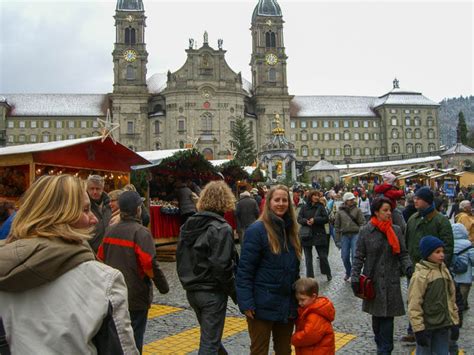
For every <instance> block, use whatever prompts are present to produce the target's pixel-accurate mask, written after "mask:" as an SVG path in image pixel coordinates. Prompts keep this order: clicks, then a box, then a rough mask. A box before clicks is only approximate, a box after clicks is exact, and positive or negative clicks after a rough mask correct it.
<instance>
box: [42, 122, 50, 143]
mask: <svg viewBox="0 0 474 355" xmlns="http://www.w3.org/2000/svg"><path fill="white" fill-rule="evenodd" d="M43 128H49V121H43ZM43 142H45V140H44V139H43ZM46 142H47V141H46Z"/></svg>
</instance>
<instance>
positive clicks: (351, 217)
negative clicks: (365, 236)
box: [341, 210, 360, 227]
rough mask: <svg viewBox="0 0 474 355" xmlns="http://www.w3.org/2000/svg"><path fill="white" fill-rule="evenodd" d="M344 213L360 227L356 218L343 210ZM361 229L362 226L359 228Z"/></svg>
mask: <svg viewBox="0 0 474 355" xmlns="http://www.w3.org/2000/svg"><path fill="white" fill-rule="evenodd" d="M341 211H343V212H344V213H345V214H346V215H348V216H349V218H350V219H352V222H354V223H355V224H356V225H357V226H359V222H357V220H356V219H355V218H354V216H352V215H351V214H350V213H349V212H347V211H346V210H341ZM359 227H360V226H359Z"/></svg>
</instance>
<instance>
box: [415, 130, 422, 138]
mask: <svg viewBox="0 0 474 355" xmlns="http://www.w3.org/2000/svg"><path fill="white" fill-rule="evenodd" d="M415 138H416V139H420V138H421V130H420V129H419V128H417V129H415Z"/></svg>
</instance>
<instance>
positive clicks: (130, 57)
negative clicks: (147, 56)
mask: <svg viewBox="0 0 474 355" xmlns="http://www.w3.org/2000/svg"><path fill="white" fill-rule="evenodd" d="M123 58H124V59H125V60H126V61H127V62H130V63H131V62H134V61H135V60H136V59H137V52H135V50H133V49H127V50H125V51H124V52H123Z"/></svg>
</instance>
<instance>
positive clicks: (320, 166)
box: [309, 159, 339, 171]
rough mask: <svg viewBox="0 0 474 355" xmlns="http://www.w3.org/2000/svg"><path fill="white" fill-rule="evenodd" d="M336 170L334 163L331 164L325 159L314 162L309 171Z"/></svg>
mask: <svg viewBox="0 0 474 355" xmlns="http://www.w3.org/2000/svg"><path fill="white" fill-rule="evenodd" d="M330 170H333V171H337V170H339V169H338V168H337V167H336V166H335V165H333V164H331V163H330V162H328V161H327V160H324V159H323V160H320V161H319V162H318V163H316V164H315V165H314V166H313V167H312V168H311V169H309V171H330Z"/></svg>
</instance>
